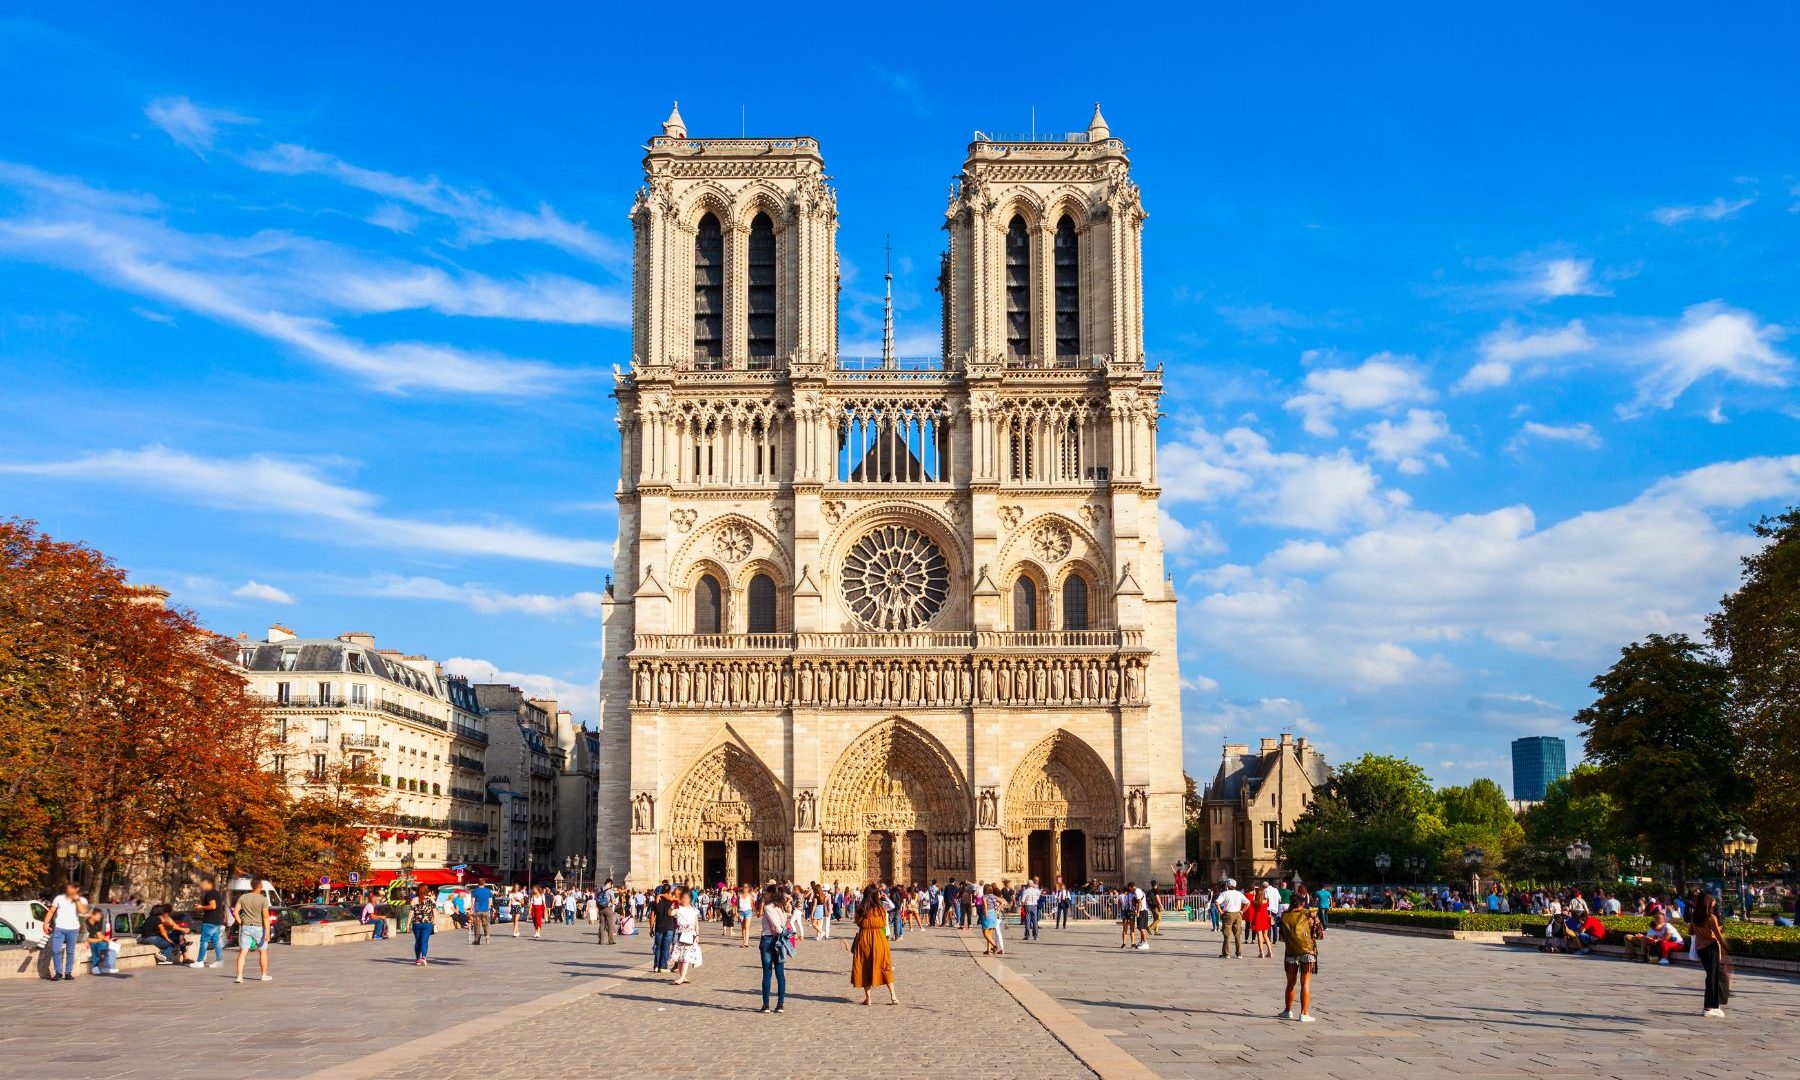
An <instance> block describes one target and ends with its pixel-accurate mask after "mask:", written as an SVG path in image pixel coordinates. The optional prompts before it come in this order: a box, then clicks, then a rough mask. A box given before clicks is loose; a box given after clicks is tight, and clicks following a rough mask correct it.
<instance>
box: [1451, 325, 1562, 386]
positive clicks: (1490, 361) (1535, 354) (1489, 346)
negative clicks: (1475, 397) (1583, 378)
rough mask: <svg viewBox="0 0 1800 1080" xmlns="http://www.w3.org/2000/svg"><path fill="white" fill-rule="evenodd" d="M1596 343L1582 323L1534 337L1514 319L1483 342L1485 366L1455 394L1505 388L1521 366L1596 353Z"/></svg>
mask: <svg viewBox="0 0 1800 1080" xmlns="http://www.w3.org/2000/svg"><path fill="white" fill-rule="evenodd" d="M1593 347H1594V342H1593V339H1591V338H1589V337H1588V332H1587V327H1586V326H1585V325H1584V324H1583V323H1582V321H1581V320H1580V319H1573V320H1571V321H1570V322H1569V324H1568V325H1567V326H1561V327H1557V328H1555V329H1553V330H1541V331H1537V332H1534V333H1524V332H1522V331H1520V329H1519V328H1518V326H1517V325H1515V324H1514V323H1513V322H1512V321H1511V320H1510V319H1509V320H1508V321H1507V322H1505V323H1503V324H1502V325H1501V327H1500V328H1499V329H1498V330H1495V331H1494V332H1493V333H1491V334H1489V335H1488V336H1487V337H1485V338H1483V339H1482V342H1481V362H1480V363H1478V364H1476V365H1475V366H1474V367H1472V368H1470V369H1469V370H1468V372H1467V373H1466V374H1464V375H1463V377H1462V378H1461V379H1459V380H1457V383H1456V386H1455V388H1454V389H1455V390H1456V391H1457V392H1458V393H1466V392H1468V391H1471V390H1486V389H1491V388H1493V387H1496V386H1505V385H1506V384H1507V383H1509V382H1511V381H1512V378H1513V368H1514V367H1515V366H1516V365H1518V364H1521V363H1531V362H1541V361H1545V360H1555V359H1559V358H1562V357H1565V356H1575V355H1579V354H1581V353H1585V352H1588V351H1590V350H1591V349H1593Z"/></svg>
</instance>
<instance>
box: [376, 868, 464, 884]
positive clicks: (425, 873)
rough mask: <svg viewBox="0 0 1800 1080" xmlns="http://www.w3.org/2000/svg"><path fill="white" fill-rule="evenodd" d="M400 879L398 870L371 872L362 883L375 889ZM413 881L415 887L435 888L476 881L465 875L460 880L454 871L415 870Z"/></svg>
mask: <svg viewBox="0 0 1800 1080" xmlns="http://www.w3.org/2000/svg"><path fill="white" fill-rule="evenodd" d="M399 878H400V871H398V870H371V871H369V872H368V873H367V874H364V875H363V880H362V883H363V884H364V885H368V886H370V887H373V888H381V887H383V886H387V885H392V884H393V883H394V882H395V881H398V880H399ZM412 879H413V884H414V885H430V886H432V887H433V888H436V887H437V886H439V885H460V884H463V883H464V882H465V881H469V882H472V881H474V880H475V879H474V876H473V875H469V874H465V875H464V876H463V878H462V879H460V880H459V879H458V878H457V876H456V871H454V870H414V871H413V872H412Z"/></svg>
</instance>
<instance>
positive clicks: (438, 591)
mask: <svg viewBox="0 0 1800 1080" xmlns="http://www.w3.org/2000/svg"><path fill="white" fill-rule="evenodd" d="M364 591H365V593H367V594H369V595H374V596H391V597H396V598H400V599H406V600H442V601H446V602H449V603H454V604H462V605H463V606H464V607H467V608H470V609H472V610H474V611H478V612H480V613H481V614H483V615H508V614H521V615H542V616H550V617H555V616H568V615H582V616H589V617H596V618H597V617H598V616H599V614H600V604H601V601H602V600H603V597H602V596H601V595H600V594H599V593H597V592H587V591H583V592H576V593H569V594H567V595H563V596H553V595H550V594H547V593H513V592H507V591H505V590H503V589H495V588H491V587H489V586H487V585H481V584H477V583H475V582H464V583H462V584H461V585H455V584H452V583H450V582H448V581H443V580H440V579H438V578H434V577H400V576H397V575H389V576H386V577H383V578H379V579H377V581H376V582H375V585H374V587H373V588H372V589H370V590H364Z"/></svg>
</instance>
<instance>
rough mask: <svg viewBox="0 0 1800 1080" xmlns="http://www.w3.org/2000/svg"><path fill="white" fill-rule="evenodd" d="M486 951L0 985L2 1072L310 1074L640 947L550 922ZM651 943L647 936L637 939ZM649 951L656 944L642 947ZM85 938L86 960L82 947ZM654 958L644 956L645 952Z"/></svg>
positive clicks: (396, 949)
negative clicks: (238, 974) (259, 974)
mask: <svg viewBox="0 0 1800 1080" xmlns="http://www.w3.org/2000/svg"><path fill="white" fill-rule="evenodd" d="M544 935H545V937H544V940H541V941H532V940H531V935H530V931H529V929H527V930H526V932H525V934H524V936H523V937H521V938H518V939H516V940H515V939H514V938H512V937H511V936H510V931H509V930H507V929H505V928H504V927H503V928H502V929H501V930H499V931H497V932H496V933H495V935H494V939H493V941H491V942H490V943H489V944H487V945H483V946H481V947H480V948H474V947H471V946H470V945H469V939H468V936H467V935H466V934H463V933H458V932H455V931H449V930H444V931H439V932H438V933H437V934H436V936H435V937H434V938H433V940H432V950H431V951H432V954H433V962H432V963H431V964H430V965H429V966H427V967H424V968H416V967H414V966H413V965H412V936H411V935H410V934H409V935H407V936H405V937H395V938H392V939H390V940H389V941H386V942H366V943H361V944H356V945H335V946H330V947H327V948H307V949H295V948H291V947H289V946H285V945H281V946H276V947H275V949H274V950H273V951H272V952H271V953H270V954H269V957H270V964H269V973H270V974H271V975H273V976H274V981H272V982H267V983H260V982H252V981H250V973H251V972H253V971H254V970H255V966H256V963H255V958H254V957H252V958H251V960H250V962H249V964H247V965H246V967H245V978H246V981H245V983H244V985H242V986H238V985H237V984H236V983H234V982H232V976H233V974H234V970H233V968H232V966H231V965H233V964H235V963H236V959H237V956H236V953H235V952H232V951H230V950H227V951H226V954H225V959H226V965H227V966H225V967H223V968H206V969H201V970H194V969H191V968H177V967H156V968H142V969H139V970H136V971H131V972H126V973H125V974H122V975H117V976H111V977H102V978H94V977H91V976H89V977H84V978H80V979H77V980H75V981H74V982H68V983H50V982H46V981H43V980H17V981H15V980H7V981H4V982H0V1014H3V1015H5V1016H6V1017H7V1018H8V1022H7V1023H6V1024H5V1025H0V1076H34V1077H171V1076H180V1075H187V1076H196V1075H249V1076H256V1077H258V1078H263V1077H268V1078H279V1077H296V1076H305V1075H306V1074H308V1073H311V1072H314V1071H316V1070H318V1069H321V1068H324V1067H326V1066H329V1065H335V1064H340V1063H343V1062H347V1061H353V1060H355V1059H357V1058H360V1057H362V1056H364V1055H366V1054H370V1053H373V1052H374V1051H377V1050H380V1049H383V1048H385V1047H388V1046H392V1045H395V1044H397V1043H402V1042H405V1041H407V1040H410V1039H414V1038H418V1037H420V1036H423V1035H429V1034H432V1033H434V1032H438V1031H442V1030H444V1029H445V1028H447V1027H449V1026H450V1025H452V1024H457V1023H461V1022H464V1021H468V1020H473V1019H476V1018H478V1017H480V1016H483V1015H486V1014H489V1013H492V1012H493V1011H495V1010H497V1009H502V1008H505V1007H507V1006H510V1005H516V1004H519V1003H521V1002H526V1001H530V1000H533V999H536V998H541V997H543V996H545V995H547V994H551V993H555V992H557V991H560V990H565V989H568V988H569V987H570V986H571V985H574V984H575V983H576V982H578V981H580V980H584V979H599V978H602V977H605V976H609V975H615V974H618V973H620V972H623V971H625V970H626V969H628V968H629V967H630V966H631V965H633V964H636V963H638V962H639V961H640V959H641V957H640V956H639V955H637V950H635V949H634V948H633V947H631V946H620V947H619V948H618V949H616V950H614V949H607V948H606V947H604V946H597V945H595V944H594V943H593V942H594V938H593V931H592V928H588V927H583V928H580V929H577V928H576V927H560V926H554V925H552V926H546V927H545V928H544ZM638 940H647V939H638ZM646 949H647V947H646ZM85 951H86V950H85V947H84V948H83V949H82V950H80V951H79V952H78V953H77V956H78V957H79V956H81V955H84V954H85ZM646 955H647V951H646Z"/></svg>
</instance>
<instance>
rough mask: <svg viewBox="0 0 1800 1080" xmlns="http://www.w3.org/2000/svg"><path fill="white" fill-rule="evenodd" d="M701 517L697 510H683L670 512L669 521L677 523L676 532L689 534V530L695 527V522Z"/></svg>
mask: <svg viewBox="0 0 1800 1080" xmlns="http://www.w3.org/2000/svg"><path fill="white" fill-rule="evenodd" d="M699 516H700V514H699V512H698V511H695V510H687V509H682V510H671V511H669V520H670V521H673V522H674V523H675V530H676V531H677V532H687V531H688V530H689V529H692V528H693V527H694V520H695V519H696V518H698V517H699Z"/></svg>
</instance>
